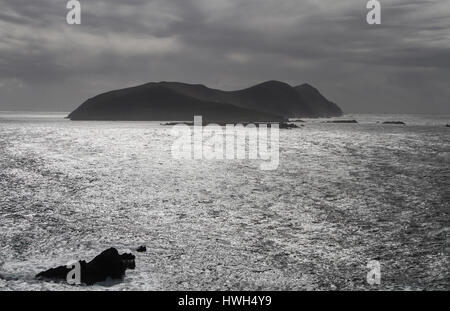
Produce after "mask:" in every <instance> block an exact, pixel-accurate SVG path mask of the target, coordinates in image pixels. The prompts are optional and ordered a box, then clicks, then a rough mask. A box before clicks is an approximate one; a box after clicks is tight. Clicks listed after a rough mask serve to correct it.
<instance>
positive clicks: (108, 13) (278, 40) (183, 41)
mask: <svg viewBox="0 0 450 311" xmlns="http://www.w3.org/2000/svg"><path fill="white" fill-rule="evenodd" d="M66 3H67V1H66V0H33V1H30V0H0V110H43V111H70V110H72V109H74V108H76V107H77V106H78V105H79V104H81V103H82V102H83V101H84V100H86V99H87V98H89V97H92V96H94V95H96V94H98V93H100V92H104V91H108V90H111V89H116V88H122V87H126V86H132V85H136V84H142V83H145V82H149V81H182V82H188V83H203V84H205V85H207V86H210V87H215V88H222V89H228V90H232V89H239V88H244V87H248V86H251V85H253V84H256V83H259V82H263V81H266V80H282V81H285V82H287V83H290V84H292V85H297V84H300V83H304V82H308V83H310V84H312V85H314V86H316V87H317V88H319V89H320V91H321V92H322V93H323V94H324V95H326V96H327V97H328V98H329V99H331V100H333V101H335V102H336V103H338V104H339V105H340V106H341V107H342V108H343V109H344V111H345V112H349V113H355V112H379V113H401V112H408V113H422V112H431V113H450V0H435V1H433V0H381V4H382V24H381V25H379V26H369V25H368V24H367V23H366V14H367V11H368V10H367V9H366V3H367V1H366V0H339V1H336V0H80V3H81V5H82V16H81V18H82V24H81V25H68V24H67V23H66V13H67V11H68V10H67V9H66Z"/></svg>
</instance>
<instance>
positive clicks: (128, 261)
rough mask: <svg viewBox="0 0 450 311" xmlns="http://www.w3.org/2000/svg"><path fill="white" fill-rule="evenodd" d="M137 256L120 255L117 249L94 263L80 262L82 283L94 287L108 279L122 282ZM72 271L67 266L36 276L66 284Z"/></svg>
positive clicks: (99, 257)
mask: <svg viewBox="0 0 450 311" xmlns="http://www.w3.org/2000/svg"><path fill="white" fill-rule="evenodd" d="M134 259H135V256H134V255H133V254H128V253H124V254H122V255H119V252H118V251H117V249H115V248H109V249H107V250H105V251H103V252H102V253H101V254H100V255H98V256H96V257H95V258H94V259H93V260H92V261H90V262H87V263H86V261H84V260H81V261H79V263H80V267H81V269H80V272H81V283H83V284H86V285H93V284H95V283H99V282H103V281H106V280H107V279H112V280H122V279H123V277H124V276H125V271H126V270H127V269H134V268H135V267H136V264H135V261H134ZM71 270H72V269H70V268H67V267H66V266H59V267H56V268H51V269H48V270H46V271H43V272H40V273H38V274H37V275H36V278H37V279H41V280H52V281H59V282H66V281H67V275H68V273H69V272H70V271H71Z"/></svg>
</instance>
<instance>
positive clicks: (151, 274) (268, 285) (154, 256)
mask: <svg viewBox="0 0 450 311" xmlns="http://www.w3.org/2000/svg"><path fill="white" fill-rule="evenodd" d="M63 116H64V115H55V114H45V115H44V116H42V115H34V114H32V113H30V114H27V115H23V114H20V113H15V114H14V113H2V114H1V115H0V206H1V207H0V216H1V217H0V231H1V232H2V235H1V237H0V289H36V290H40V289H64V288H70V287H69V286H68V285H64V284H56V283H47V282H38V281H35V280H34V279H33V276H34V275H35V274H36V273H37V272H39V271H41V270H43V269H47V268H50V267H52V266H55V265H60V264H65V263H66V262H67V261H69V260H72V259H86V260H90V259H91V258H92V257H93V256H95V255H96V254H98V253H99V252H100V251H102V250H104V249H105V248H108V247H111V246H114V247H117V248H119V249H122V250H123V249H135V248H136V247H137V246H139V245H142V244H145V245H147V248H148V252H147V253H136V255H137V258H136V265H137V269H136V270H134V271H127V276H126V278H125V280H124V282H122V283H120V284H117V285H114V286H113V287H111V288H112V289H115V290H118V289H166V290H176V289H178V290H185V289H190V290H202V289H203V290H204V289H212V290H214V289H222V290H226V289H234V290H239V289H265V290H271V289H275V290H278V289H280V290H281V289H368V288H369V285H367V284H366V274H367V268H366V264H367V262H368V261H369V260H371V259H377V260H379V261H380V262H381V264H382V267H383V270H382V284H381V285H380V288H383V289H439V288H440V289H447V290H448V289H449V284H450V282H449V273H448V267H449V260H448V251H449V245H448V232H449V225H450V224H449V222H450V221H449V220H450V218H449V214H448V213H449V202H450V195H449V190H448V189H450V184H449V181H448V180H449V176H450V165H449V164H450V147H449V140H450V135H449V134H450V128H446V127H445V124H447V123H450V117H449V116H420V115H416V116H402V115H394V116H392V115H391V116H389V115H382V116H374V115H372V116H370V115H353V116H346V117H345V118H347V119H357V120H358V121H360V123H359V124H324V123H321V120H306V119H305V120H306V121H307V122H305V123H302V124H304V125H305V126H304V127H301V128H299V129H293V130H282V131H281V133H280V151H281V154H280V167H279V169H278V170H276V171H261V170H259V168H258V162H252V161H248V160H245V161H237V160H236V161H194V160H189V161H181V160H179V161H176V160H172V158H171V153H170V148H171V144H172V141H173V137H171V136H170V134H169V132H170V127H163V126H160V125H159V122H116V123H115V122H97V123H96V122H71V121H68V120H64V119H62V118H61V117H63ZM57 117H58V118H57ZM386 120H388V121H392V120H403V121H405V122H406V123H407V125H406V126H392V125H382V124H377V123H376V122H377V121H380V122H382V121H386ZM2 262H3V264H2ZM83 289H85V288H83ZM91 289H103V288H102V287H100V286H94V287H92V288H91Z"/></svg>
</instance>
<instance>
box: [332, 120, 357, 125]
mask: <svg viewBox="0 0 450 311" xmlns="http://www.w3.org/2000/svg"><path fill="white" fill-rule="evenodd" d="M324 123H350V124H354V123H358V121H356V120H333V121H326V122H324Z"/></svg>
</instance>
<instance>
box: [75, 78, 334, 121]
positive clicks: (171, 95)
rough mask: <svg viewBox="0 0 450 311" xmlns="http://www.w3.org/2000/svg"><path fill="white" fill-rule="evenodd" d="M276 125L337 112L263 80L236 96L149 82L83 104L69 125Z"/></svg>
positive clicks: (312, 95)
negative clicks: (75, 122) (124, 122)
mask: <svg viewBox="0 0 450 311" xmlns="http://www.w3.org/2000/svg"><path fill="white" fill-rule="evenodd" d="M194 115H201V116H203V120H205V121H207V122H269V121H272V122H279V121H283V120H284V119H286V118H296V117H322V116H340V115H342V111H341V110H340V108H339V107H338V106H337V105H336V104H334V103H332V102H330V101H328V100H327V99H326V98H325V97H323V96H322V95H321V94H320V93H319V91H317V90H316V89H315V88H313V87H311V86H309V85H307V84H304V85H301V86H297V87H291V86H290V85H288V84H286V83H283V82H278V81H268V82H264V83H261V84H258V85H255V86H253V87H250V88H247V89H244V90H239V91H222V90H217V89H211V88H208V87H206V86H204V85H199V84H185V83H179V82H159V83H155V82H151V83H147V84H144V85H140V86H136V87H131V88H126V89H120V90H115V91H111V92H107V93H104V94H100V95H98V96H95V97H93V98H91V99H88V100H87V101H86V102H84V103H83V104H82V105H81V106H79V107H78V108H77V109H75V110H74V111H73V112H72V113H71V114H69V116H68V118H70V119H71V120H136V121H139V120H142V121H188V120H192V119H193V116H194Z"/></svg>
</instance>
